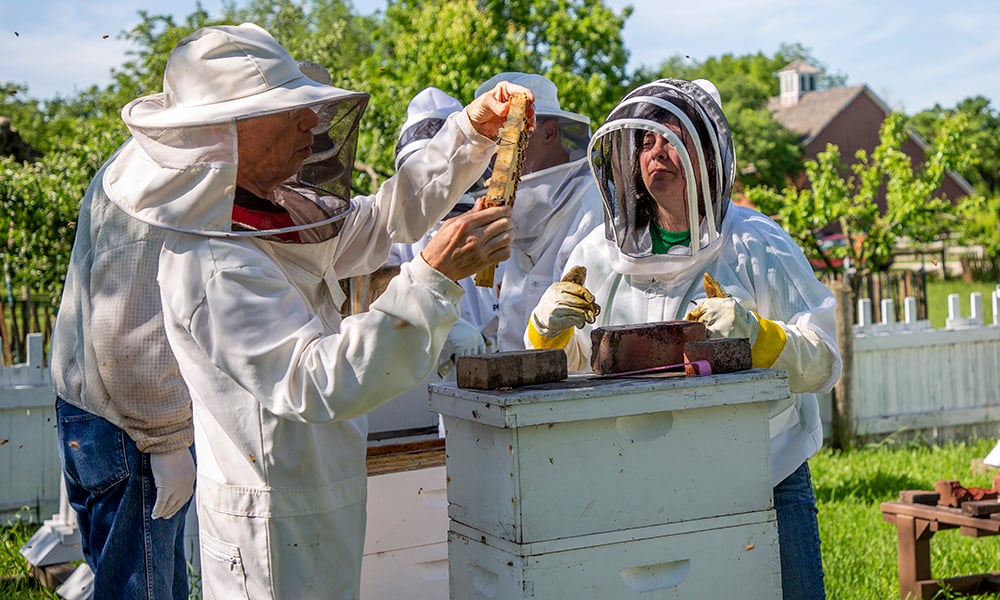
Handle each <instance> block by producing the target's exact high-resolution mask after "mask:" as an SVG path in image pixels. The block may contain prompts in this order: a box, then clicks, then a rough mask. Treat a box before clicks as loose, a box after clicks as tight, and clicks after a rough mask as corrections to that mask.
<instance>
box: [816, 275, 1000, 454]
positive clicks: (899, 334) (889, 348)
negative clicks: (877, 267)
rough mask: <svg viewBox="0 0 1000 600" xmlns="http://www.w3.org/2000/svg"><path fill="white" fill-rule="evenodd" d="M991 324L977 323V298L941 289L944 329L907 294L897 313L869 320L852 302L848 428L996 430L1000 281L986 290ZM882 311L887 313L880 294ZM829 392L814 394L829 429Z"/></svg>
mask: <svg viewBox="0 0 1000 600" xmlns="http://www.w3.org/2000/svg"><path fill="white" fill-rule="evenodd" d="M991 296H992V297H991V300H992V307H993V319H992V321H993V322H992V324H989V323H984V320H983V298H982V295H981V294H979V293H974V294H971V295H970V297H969V310H968V312H967V313H965V315H966V316H963V312H962V310H961V308H962V307H961V298H960V297H959V296H958V295H957V294H952V295H951V296H949V297H948V313H949V314H948V319H947V321H946V326H945V328H944V329H932V328H931V327H930V324H929V322H928V321H925V320H917V319H916V314H917V311H916V300H915V299H913V298H907V299H906V300H905V304H904V311H903V313H904V320H903V321H902V322H893V321H892V320H891V317H890V318H888V319H885V318H884V319H883V321H882V322H880V323H873V322H872V321H871V314H872V311H871V305H870V301H868V300H861V301H859V303H858V309H857V313H858V319H857V321H858V324H857V325H856V326H855V328H854V357H853V365H852V366H853V375H852V380H851V398H852V401H853V405H852V406H853V418H854V432H855V434H857V435H858V436H860V437H861V438H880V437H885V436H887V435H898V436H900V437H907V438H910V437H923V438H924V439H929V440H947V439H955V438H966V437H968V436H973V435H985V436H995V437H1000V285H998V286H997V290H996V291H994V292H993V293H992V295H991ZM881 309H882V310H881V313H882V314H883V315H889V316H891V315H893V314H895V310H894V307H893V305H892V301H891V300H883V302H882V306H881ZM831 406H832V396H831V395H830V394H825V395H821V396H820V411H821V414H822V417H823V424H824V431H825V432H826V435H827V436H828V437H829V435H830V432H831V420H832V416H831V415H832V408H831Z"/></svg>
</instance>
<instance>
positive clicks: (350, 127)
mask: <svg viewBox="0 0 1000 600" xmlns="http://www.w3.org/2000/svg"><path fill="white" fill-rule="evenodd" d="M517 91H524V90H522V89H521V88H519V87H518V86H511V85H509V84H507V83H503V84H500V85H498V86H497V87H496V88H495V89H494V90H493V92H492V93H491V94H489V97H488V98H485V99H484V100H482V101H476V102H473V103H472V104H470V105H469V106H467V107H466V108H465V109H464V110H462V111H458V112H456V113H455V114H454V115H452V116H451V117H450V118H449V119H448V120H447V123H446V124H445V126H444V127H443V128H442V130H441V133H440V135H438V136H436V137H435V138H434V139H433V140H432V141H431V142H430V143H429V144H428V146H427V148H426V151H425V160H423V161H420V162H419V163H418V162H417V161H413V165H412V166H411V165H407V166H404V167H403V168H402V169H401V170H400V172H399V173H398V174H397V175H396V176H394V177H393V178H391V179H390V180H388V181H387V182H385V184H383V186H382V187H381V189H379V191H378V192H377V193H376V194H375V195H374V196H369V197H359V198H351V197H350V187H349V186H350V176H351V171H352V167H353V162H354V152H355V147H356V139H357V127H358V121H359V119H360V118H361V114H362V112H363V111H364V108H365V106H366V104H367V100H368V96H367V95H366V94H363V93H359V92H352V91H348V90H343V89H339V88H336V87H333V86H331V85H329V84H327V83H321V82H317V81H315V80H313V79H311V78H309V77H306V76H305V75H303V72H302V71H301V70H300V67H299V65H298V64H297V63H296V61H295V60H293V59H292V58H291V56H289V55H288V53H287V52H286V51H285V50H284V48H282V47H281V46H280V45H279V44H278V43H277V42H276V41H275V40H274V39H273V38H272V37H271V36H270V35H269V34H268V33H267V32H266V31H264V30H263V29H261V28H259V27H257V26H255V25H252V24H244V25H240V26H220V27H207V28H204V29H201V30H199V31H197V32H195V33H194V34H192V35H191V36H189V37H187V38H185V39H184V40H182V41H181V42H180V43H179V44H178V46H177V47H176V48H175V49H174V51H173V52H172V53H171V56H170V59H169V61H168V63H167V66H166V72H165V78H164V91H163V93H161V94H154V95H151V96H145V97H142V98H139V99H137V100H135V101H133V102H132V103H130V104H128V105H127V106H126V107H125V108H124V109H123V118H124V120H125V123H126V124H127V125H128V126H129V129H130V131H131V132H132V134H133V138H132V140H131V141H130V142H127V143H126V144H125V145H124V146H123V147H122V148H121V150H120V151H119V153H118V154H117V156H116V157H115V158H114V159H113V160H112V161H111V162H110V164H109V165H108V166H107V169H106V171H105V174H104V179H103V184H104V186H105V188H106V189H107V193H108V196H109V197H110V198H111V200H112V201H114V202H115V204H117V205H118V206H119V207H121V208H122V209H123V210H124V211H125V212H127V213H128V214H130V215H132V216H133V217H135V218H136V219H139V220H141V221H144V222H146V223H150V224H153V225H156V226H157V227H161V228H165V229H167V230H169V233H168V234H167V236H166V238H165V240H164V244H163V250H162V252H161V254H160V260H159V272H158V278H157V279H158V283H159V287H160V295H161V299H162V304H163V315H164V322H165V329H166V333H167V337H168V339H169V341H170V346H171V349H172V350H173V353H174V355H175V356H176V358H177V363H178V366H179V368H180V372H181V374H182V375H183V377H184V380H185V381H186V383H187V385H188V388H189V389H190V394H191V399H192V404H193V415H194V430H195V447H196V448H197V458H198V461H197V462H198V482H197V485H198V493H197V506H198V519H199V540H200V543H201V568H202V589H203V591H204V593H205V596H206V597H208V598H222V599H226V600H228V599H230V598H255V599H257V598H281V599H286V598H347V599H352V598H357V596H358V593H359V591H358V585H359V581H360V567H361V554H362V545H363V542H364V531H365V502H366V485H367V479H366V473H365V454H366V449H367V421H366V418H365V414H366V413H367V412H368V411H370V410H372V409H373V408H375V407H377V406H379V405H380V404H382V403H384V402H386V401H388V400H390V399H391V398H393V397H394V396H397V395H398V394H399V393H400V392H402V391H404V390H406V389H408V388H410V387H412V386H414V385H415V384H417V383H418V382H420V381H421V380H422V379H423V378H424V377H425V376H426V375H427V374H428V373H429V372H430V371H431V369H432V368H433V367H434V366H435V359H436V358H437V356H438V354H439V353H440V350H441V347H442V345H443V344H444V342H445V339H446V337H447V334H448V330H449V329H450V327H451V325H452V323H454V322H455V320H456V319H457V318H458V302H459V299H460V298H461V296H462V289H461V287H459V286H458V284H456V283H455V282H456V281H457V280H458V279H461V278H463V277H466V276H468V275H470V274H472V273H474V272H476V271H477V270H478V269H480V268H482V267H484V266H485V265H488V264H492V263H493V262H496V261H497V260H503V259H504V258H506V257H507V256H509V254H510V250H509V245H510V239H511V236H510V232H511V229H512V224H511V222H510V211H509V209H507V208H491V209H482V210H473V211H469V212H467V213H465V214H464V215H462V216H461V217H458V218H456V219H452V220H449V221H448V222H447V223H445V224H444V225H443V226H442V227H441V229H440V230H439V231H438V234H437V235H436V236H435V237H434V238H433V239H432V240H431V241H430V242H428V244H427V245H426V247H425V248H424V249H423V251H422V252H421V253H420V255H419V256H417V257H415V258H414V260H412V261H410V262H409V263H407V264H405V265H403V267H402V269H401V273H400V274H399V275H398V276H397V277H396V278H395V279H394V280H393V281H392V282H391V283H390V284H389V285H388V288H387V289H386V291H385V292H384V293H383V294H382V296H381V297H380V298H379V299H378V300H377V301H375V302H374V303H372V305H371V306H370V308H369V310H368V311H366V312H365V313H362V314H358V315H351V316H348V317H343V318H342V316H341V313H340V309H341V307H342V305H343V303H344V300H345V296H344V294H343V292H342V291H341V287H340V284H339V280H341V279H343V278H347V277H351V276H354V275H360V274H363V273H366V272H370V271H373V270H375V269H376V268H377V267H379V266H380V265H381V264H382V263H383V262H384V261H385V259H386V256H387V255H388V253H389V248H390V246H391V244H392V243H393V242H413V241H416V240H417V239H419V238H420V237H421V236H422V235H423V234H424V233H425V232H426V231H427V229H428V228H430V227H431V226H432V225H434V224H435V223H437V222H438V221H439V220H440V219H441V218H442V217H443V216H444V215H445V214H447V213H448V211H449V210H450V209H451V208H452V206H453V205H454V204H455V202H456V201H457V200H458V199H459V197H460V196H461V194H462V193H463V192H464V191H465V190H466V189H468V188H469V187H470V186H471V185H472V184H473V183H474V182H475V181H476V180H477V178H479V176H480V175H481V174H482V173H483V171H484V169H485V168H486V165H487V163H488V161H489V159H490V157H491V156H492V154H493V153H494V151H495V148H496V145H495V141H494V140H495V138H496V135H497V132H498V131H499V128H500V126H501V125H502V123H503V118H504V114H505V112H506V110H507V108H508V106H509V104H508V102H507V101H508V100H509V97H510V94H511V93H512V92H517ZM529 98H530V95H529Z"/></svg>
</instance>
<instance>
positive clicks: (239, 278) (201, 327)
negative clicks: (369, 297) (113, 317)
mask: <svg viewBox="0 0 1000 600" xmlns="http://www.w3.org/2000/svg"><path fill="white" fill-rule="evenodd" d="M461 294H462V290H461V288H460V287H459V286H458V285H457V284H455V283H454V282H453V281H451V280H450V279H448V278H447V277H445V276H444V275H442V274H441V273H439V272H437V271H435V270H434V269H432V268H431V267H429V266H428V265H427V263H425V262H424V261H423V259H421V258H420V257H417V258H415V259H414V260H413V261H410V262H408V263H404V264H403V265H402V268H401V273H400V275H399V276H397V277H395V278H394V279H393V280H392V281H391V282H390V284H389V286H388V287H387V288H386V290H385V292H384V293H383V294H382V295H381V296H380V297H379V298H378V299H377V300H376V301H375V302H373V303H372V305H371V306H370V308H369V310H368V311H366V312H364V313H361V314H357V315H352V316H349V317H346V318H345V319H344V320H343V321H342V322H341V323H340V326H339V328H337V327H331V326H330V325H328V324H325V323H323V322H322V320H321V319H320V318H319V317H318V316H317V315H316V314H315V313H313V312H312V310H311V309H310V307H308V306H307V305H306V303H305V302H304V301H303V298H302V296H301V294H300V293H299V292H298V291H297V290H296V289H295V287H294V286H292V285H290V284H289V283H288V281H287V279H286V278H285V277H284V275H283V274H282V273H281V272H280V271H279V270H278V269H276V268H275V267H274V266H273V265H261V266H244V267H240V268H232V269H225V270H220V271H218V272H216V273H215V274H214V275H213V276H212V277H211V278H210V279H209V280H208V282H207V285H206V286H205V297H204V301H202V302H198V303H197V306H196V307H195V308H194V311H193V313H192V316H191V318H190V320H189V323H188V325H187V326H186V328H187V329H188V331H189V333H190V335H191V337H192V339H193V340H194V343H195V344H196V345H197V346H198V348H199V350H200V352H201V353H203V354H204V355H206V357H207V359H208V360H209V361H211V363H212V364H213V365H215V366H216V367H217V368H218V369H219V370H220V371H221V372H222V373H224V374H225V375H226V376H228V377H230V378H232V379H233V380H234V381H235V382H236V383H237V384H238V385H239V386H240V387H242V388H243V389H245V390H247V391H248V392H249V393H251V394H252V395H253V396H254V397H256V398H257V400H258V401H259V402H260V403H261V405H262V408H263V409H265V410H267V411H269V412H271V413H273V414H275V415H277V416H280V417H283V418H287V419H292V420H297V421H303V422H325V421H333V420H341V419H347V418H353V417H356V416H358V415H360V414H363V413H365V412H367V411H370V410H372V409H373V408H375V407H377V406H379V405H380V404H382V403H384V402H387V401H388V400H390V399H392V398H394V397H395V396H397V395H399V394H400V393H402V392H404V391H406V390H407V389H409V388H411V387H413V386H414V385H416V384H417V383H419V382H420V381H422V380H423V378H424V377H426V376H427V375H428V374H429V373H430V372H431V370H432V369H433V366H434V358H436V357H437V355H438V354H439V353H440V351H441V347H442V346H443V345H444V342H445V340H446V338H447V334H448V330H449V329H450V328H451V325H452V323H454V322H455V319H456V318H457V317H458V300H459V298H460V297H461Z"/></svg>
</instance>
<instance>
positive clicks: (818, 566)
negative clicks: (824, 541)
mask: <svg viewBox="0 0 1000 600" xmlns="http://www.w3.org/2000/svg"><path fill="white" fill-rule="evenodd" d="M774 510H775V512H776V513H777V517H778V548H779V553H780V555H781V590H782V598H783V599H784V600H814V599H816V600H822V599H824V598H826V591H825V589H824V586H823V557H822V555H821V554H820V541H819V521H818V520H817V518H816V514H817V510H816V496H815V495H814V494H813V488H812V478H811V477H810V475H809V464H808V463H802V466H800V467H799V468H798V469H797V470H796V471H795V472H794V473H792V474H791V475H789V476H788V477H787V478H785V480H784V481H782V482H781V483H779V484H778V485H777V486H775V488H774Z"/></svg>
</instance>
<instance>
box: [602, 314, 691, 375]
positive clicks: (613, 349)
mask: <svg viewBox="0 0 1000 600" xmlns="http://www.w3.org/2000/svg"><path fill="white" fill-rule="evenodd" d="M707 337H708V330H707V329H705V324H704V323H700V322H698V321H658V322H654V323H634V324H631V325H612V326H607V327H595V328H594V329H592V330H591V332H590V342H591V354H590V368H591V369H592V370H593V371H594V373H596V374H597V375H612V374H615V373H625V372H628V371H637V370H639V369H648V368H651V367H662V366H666V365H677V364H681V363H683V362H684V345H685V344H687V343H688V342H697V341H701V340H705V339H707Z"/></svg>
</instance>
